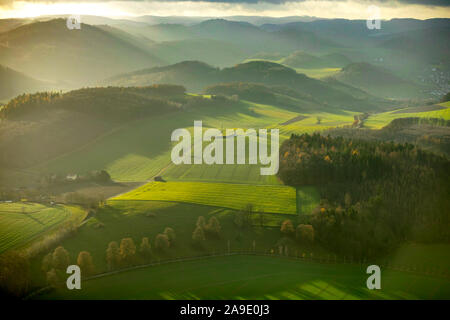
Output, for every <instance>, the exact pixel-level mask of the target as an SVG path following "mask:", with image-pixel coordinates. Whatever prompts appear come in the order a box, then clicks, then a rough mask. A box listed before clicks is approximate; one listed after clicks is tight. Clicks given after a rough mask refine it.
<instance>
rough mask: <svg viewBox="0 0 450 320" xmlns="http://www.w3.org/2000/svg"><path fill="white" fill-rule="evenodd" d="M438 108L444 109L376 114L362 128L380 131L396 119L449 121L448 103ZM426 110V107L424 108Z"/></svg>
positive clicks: (400, 110)
mask: <svg viewBox="0 0 450 320" xmlns="http://www.w3.org/2000/svg"><path fill="white" fill-rule="evenodd" d="M438 106H441V107H444V109H439V110H432V111H423V112H411V110H408V109H412V110H417V109H418V108H404V109H397V110H393V111H388V112H382V113H376V114H373V115H371V116H369V118H368V119H367V120H366V121H365V122H364V126H365V127H367V128H370V129H381V128H382V127H384V126H386V125H388V124H389V123H390V122H391V121H392V120H394V119H397V118H411V117H415V118H438V119H444V120H450V103H449V102H446V103H441V104H439V105H438ZM424 110H426V107H424Z"/></svg>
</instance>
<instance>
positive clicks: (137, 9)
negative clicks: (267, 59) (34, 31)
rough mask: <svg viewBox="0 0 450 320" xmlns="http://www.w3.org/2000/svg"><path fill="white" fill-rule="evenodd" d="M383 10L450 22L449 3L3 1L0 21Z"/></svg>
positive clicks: (349, 15)
mask: <svg viewBox="0 0 450 320" xmlns="http://www.w3.org/2000/svg"><path fill="white" fill-rule="evenodd" d="M370 5H375V6H377V7H379V9H380V12H381V18H382V19H392V18H417V19H427V18H436V17H439V18H443V17H445V18H450V0H294V1H286V0H206V1H205V0H201V1H198V0H189V1H183V0H181V1H180V0H140V1H113V0H83V1H71V0H47V1H45V0H25V1H14V0H0V18H12V17H35V16H38V15H48V14H81V15H83V14H91V15H100V16H109V17H120V16H141V15H156V16H208V17H223V16H231V15H255V16H273V17H282V16H315V17H322V18H346V19H367V18H368V16H369V14H370V13H369V12H368V7H369V6H370Z"/></svg>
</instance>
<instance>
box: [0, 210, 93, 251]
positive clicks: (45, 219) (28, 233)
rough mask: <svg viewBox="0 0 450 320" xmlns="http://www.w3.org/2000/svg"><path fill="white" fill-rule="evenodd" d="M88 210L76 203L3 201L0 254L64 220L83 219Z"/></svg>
mask: <svg viewBox="0 0 450 320" xmlns="http://www.w3.org/2000/svg"><path fill="white" fill-rule="evenodd" d="M84 217H85V212H84V211H83V210H81V209H79V208H76V207H65V206H59V205H57V206H52V207H51V206H45V205H42V204H37V203H18V202H16V203H0V230H1V235H0V254H1V253H2V252H5V251H6V250H9V249H12V248H17V247H20V246H23V245H25V244H27V243H30V241H32V240H33V239H36V238H37V237H39V236H42V235H44V234H45V233H47V232H49V231H50V230H52V229H54V228H55V227H57V226H58V225H61V224H62V223H63V222H65V221H69V220H73V221H77V223H80V222H81V221H82V220H83V219H84Z"/></svg>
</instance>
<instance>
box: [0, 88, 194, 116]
mask: <svg viewBox="0 0 450 320" xmlns="http://www.w3.org/2000/svg"><path fill="white" fill-rule="evenodd" d="M185 91H186V89H185V88H184V87H182V86H175V85H154V86H148V87H133V88H123V87H106V88H83V89H79V90H73V91H70V92H68V93H64V94H63V93H60V92H40V93H35V94H22V95H20V96H18V97H16V98H14V99H12V100H11V101H9V102H8V104H6V105H5V106H4V107H3V108H2V109H1V111H0V117H2V118H8V119H16V118H20V117H22V116H24V115H26V114H28V113H30V112H33V111H40V112H47V111H51V110H54V109H66V110H70V111H77V112H82V113H86V114H89V115H93V116H101V117H107V118H110V119H117V120H121V121H122V120H124V119H129V118H136V117H140V116H145V115H152V114H160V113H164V112H167V111H173V110H176V109H177V107H179V106H180V105H181V104H179V103H177V101H182V100H183V98H184V95H185Z"/></svg>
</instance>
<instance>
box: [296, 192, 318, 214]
mask: <svg viewBox="0 0 450 320" xmlns="http://www.w3.org/2000/svg"><path fill="white" fill-rule="evenodd" d="M319 202H320V194H319V191H318V190H317V189H316V188H315V187H313V186H304V187H300V188H297V209H298V213H300V214H311V213H312V211H313V210H314V208H316V207H317V206H318V205H319Z"/></svg>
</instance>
